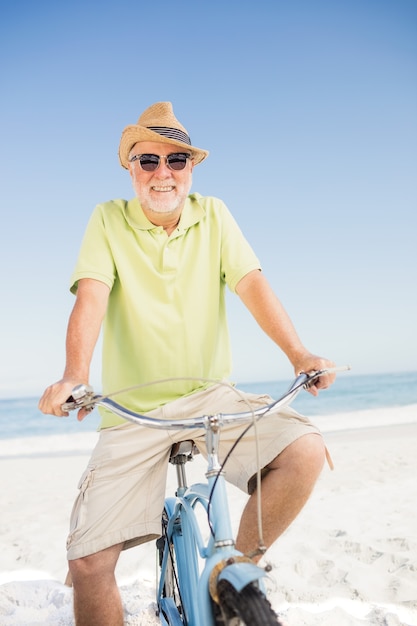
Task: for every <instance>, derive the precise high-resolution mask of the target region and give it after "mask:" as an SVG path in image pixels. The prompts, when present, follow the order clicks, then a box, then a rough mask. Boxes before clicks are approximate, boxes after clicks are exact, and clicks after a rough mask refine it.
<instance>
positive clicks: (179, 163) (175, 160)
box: [167, 152, 188, 172]
mask: <svg viewBox="0 0 417 626" xmlns="http://www.w3.org/2000/svg"><path fill="white" fill-rule="evenodd" d="M187 158H188V154H183V153H181V152H178V153H176V154H170V155H169V156H168V158H167V162H168V167H169V168H170V169H171V170H175V171H177V172H178V171H179V170H183V169H184V167H185V166H186V164H187Z"/></svg>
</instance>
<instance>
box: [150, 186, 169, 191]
mask: <svg viewBox="0 0 417 626" xmlns="http://www.w3.org/2000/svg"><path fill="white" fill-rule="evenodd" d="M152 189H153V190H154V191H172V190H173V189H174V187H172V186H170V187H152Z"/></svg>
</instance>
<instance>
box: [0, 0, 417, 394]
mask: <svg viewBox="0 0 417 626" xmlns="http://www.w3.org/2000/svg"><path fill="white" fill-rule="evenodd" d="M0 31H1V32H0V48H1V59H2V62H1V69H0V72H1V86H2V99H1V101H2V102H1V116H0V125H1V129H0V130H1V149H0V159H1V172H2V176H1V178H2V184H1V190H2V193H1V215H2V220H1V223H2V243H1V247H0V249H1V252H0V254H1V272H2V286H3V289H2V307H1V324H0V346H1V349H0V354H1V358H0V395H2V396H3V397H5V396H11V395H20V394H32V393H34V394H37V393H40V392H41V391H42V390H43V388H44V387H45V386H47V385H48V384H49V383H51V382H53V381H54V380H56V379H58V378H60V376H61V374H62V370H63V365H64V339H65V331H66V325H67V319H68V315H69V312H70V310H71V307H72V304H73V297H72V296H71V295H70V294H69V292H68V282H69V276H70V274H71V271H72V268H73V265H74V263H75V259H76V256H77V252H78V248H79V245H80V240H81V237H82V234H83V231H84V228H85V225H86V222H87V220H88V218H89V215H90V213H91V211H92V209H93V208H94V206H95V204H96V203H98V202H101V201H105V200H108V199H111V198H116V197H125V198H126V197H131V196H132V190H131V185H130V180H129V176H128V174H127V173H126V172H125V171H124V170H123V169H122V168H121V167H120V166H119V164H118V159H117V148H118V143H119V139H120V135H121V132H122V130H123V128H124V126H126V125H127V124H131V123H134V122H136V120H137V118H138V116H139V115H140V113H141V112H142V111H143V110H144V109H145V108H146V107H147V106H149V105H150V104H151V103H153V102H156V101H159V100H170V101H171V102H172V103H173V105H174V110H175V113H176V114H177V117H178V118H179V119H180V120H181V121H182V122H183V124H184V125H185V127H186V128H187V129H188V131H189V133H190V135H191V139H192V141H193V143H194V144H195V145H197V146H199V147H202V148H205V149H208V150H210V156H209V158H208V159H207V160H206V161H205V162H204V164H202V165H200V166H198V167H197V168H196V169H195V170H194V172H195V175H194V184H193V190H194V191H199V192H200V193H202V194H205V195H214V196H218V197H221V198H222V199H223V200H225V202H226V203H227V205H228V206H229V208H230V210H231V211H232V212H233V214H234V215H235V217H236V218H237V220H238V222H239V223H240V225H241V227H242V229H243V231H244V232H245V234H246V236H247V238H248V239H249V241H250V242H251V243H252V245H253V246H254V248H255V250H256V251H257V253H258V255H259V257H260V259H261V261H262V265H263V268H264V271H265V273H266V275H267V276H268V277H269V279H270V281H271V283H272V284H273V286H274V288H275V290H276V292H277V294H278V295H279V297H280V298H281V300H282V301H283V303H284V304H285V306H286V308H287V310H288V311H289V313H290V315H291V317H292V319H293V321H294V323H295V325H296V327H297V329H298V331H299V334H300V336H301V337H302V339H303V341H304V343H305V344H306V345H307V347H309V349H311V350H312V351H313V352H317V353H319V354H323V355H325V356H328V357H330V358H332V359H334V360H336V361H337V362H338V363H340V364H344V363H350V364H351V365H352V366H353V368H354V371H355V373H357V374H362V373H374V372H390V371H405V370H415V369H417V361H416V351H417V331H416V319H417V288H416V284H417V280H416V279H417V244H416V239H417V217H416V214H417V210H416V209H417V190H416V186H417V183H416V173H417V3H416V2H415V0H395V1H394V0H391V1H387V0H305V1H302V0H292V1H291V2H289V1H283V0H275V2H270V1H269V0H267V1H264V0H260V1H258V2H247V1H246V0H240V1H237V0H230V1H225V0H211V1H210V2H208V1H204V2H199V1H198V0H178V1H177V2H175V3H173V2H166V1H165V0H161V1H159V2H152V3H151V2H141V1H140V0H138V1H137V2H125V0H119V1H118V2H108V1H106V0H104V1H101V2H96V1H95V0H91V1H88V0H83V1H82V2H80V1H78V0H75V1H73V2H71V3H59V2H43V1H42V0H40V1H39V2H36V3H35V2H32V1H27V2H25V1H20V0H16V1H15V2H13V3H9V4H8V5H7V6H5V7H3V9H2V18H1V21H0ZM229 311H230V326H231V333H232V341H233V350H234V363H235V368H234V378H235V379H237V380H240V381H245V382H246V381H250V380H260V379H268V380H270V379H274V378H278V379H282V378H288V377H289V376H290V375H291V369H290V367H289V364H288V362H287V360H286V358H285V356H284V355H282V354H281V353H280V352H279V350H278V349H277V348H276V347H275V346H273V345H272V344H271V342H270V341H269V340H268V339H267V338H265V337H264V336H263V334H262V333H261V331H260V330H258V329H257V327H256V325H255V323H254V322H253V321H252V320H251V319H250V317H249V315H248V314H247V312H246V311H245V310H244V309H243V307H242V305H241V303H240V302H239V301H238V300H237V299H236V298H235V297H234V296H232V297H230V298H229ZM98 361H99V359H98V358H96V360H95V362H94V365H93V376H92V377H93V380H94V381H95V380H98V371H99V363H98Z"/></svg>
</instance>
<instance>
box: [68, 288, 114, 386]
mask: <svg viewBox="0 0 417 626" xmlns="http://www.w3.org/2000/svg"><path fill="white" fill-rule="evenodd" d="M108 294H109V290H108V288H107V287H106V285H104V284H103V283H98V282H97V281H92V280H89V279H84V280H82V281H80V283H79V286H78V293H77V299H76V301H75V305H74V308H73V310H72V313H71V315H70V319H69V322H68V330H67V338H66V365H65V371H64V379H73V380H74V379H76V380H80V381H84V382H88V378H89V372H90V364H91V360H92V357H93V353H94V348H95V346H96V343H97V339H98V336H99V334H100V328H101V324H102V321H103V317H104V314H105V310H106V306H107V300H108Z"/></svg>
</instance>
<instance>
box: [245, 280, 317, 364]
mask: <svg viewBox="0 0 417 626" xmlns="http://www.w3.org/2000/svg"><path fill="white" fill-rule="evenodd" d="M236 291H237V294H238V295H239V297H240V298H241V300H242V302H243V303H244V304H245V306H246V307H247V309H248V310H249V311H250V313H251V314H252V315H253V317H254V318H255V320H256V321H257V323H258V324H259V326H260V327H261V328H262V330H263V331H264V332H265V333H266V334H267V335H268V336H269V337H270V338H271V339H272V341H274V342H275V343H276V344H277V345H278V346H279V348H280V349H281V350H282V351H283V352H284V353H285V354H286V356H287V357H288V359H289V361H290V362H291V363H292V364H293V365H294V366H296V364H297V363H298V362H300V361H302V360H303V359H304V357H305V355H306V354H307V353H308V351H307V350H306V348H305V347H304V346H303V344H302V342H301V340H300V338H299V336H298V334H297V332H296V329H295V327H294V325H293V323H292V321H291V319H290V317H289V315H288V313H287V312H286V310H285V308H284V307H283V305H282V304H281V302H280V300H279V299H278V298H277V296H276V295H275V293H274V292H273V290H272V288H271V287H270V285H269V283H268V281H267V279H266V278H265V276H264V275H263V274H262V273H261V272H259V271H254V272H250V273H249V274H247V275H246V276H245V277H244V278H242V280H241V281H240V282H239V283H238V285H237V289H236Z"/></svg>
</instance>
